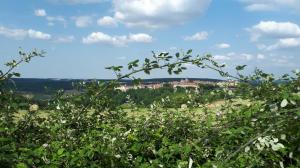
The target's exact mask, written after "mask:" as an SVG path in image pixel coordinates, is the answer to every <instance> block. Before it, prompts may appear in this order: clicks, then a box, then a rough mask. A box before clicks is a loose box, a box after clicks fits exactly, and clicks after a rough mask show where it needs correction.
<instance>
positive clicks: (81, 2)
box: [51, 0, 108, 5]
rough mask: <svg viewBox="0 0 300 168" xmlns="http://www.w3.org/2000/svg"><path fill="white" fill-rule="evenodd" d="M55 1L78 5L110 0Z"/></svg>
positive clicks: (56, 0)
mask: <svg viewBox="0 0 300 168" xmlns="http://www.w3.org/2000/svg"><path fill="white" fill-rule="evenodd" d="M51 1H52V2H54V3H65V4H69V5H78V4H95V3H101V2H104V1H108V0H51Z"/></svg>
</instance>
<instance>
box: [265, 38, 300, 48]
mask: <svg viewBox="0 0 300 168" xmlns="http://www.w3.org/2000/svg"><path fill="white" fill-rule="evenodd" d="M286 48H300V38H284V39H279V40H278V41H277V42H276V43H275V44H272V45H269V46H266V47H265V48H264V49H265V50H268V51H271V50H278V49H286Z"/></svg>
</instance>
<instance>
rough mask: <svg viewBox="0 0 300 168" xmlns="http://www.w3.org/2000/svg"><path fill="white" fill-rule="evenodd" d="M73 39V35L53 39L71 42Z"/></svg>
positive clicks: (60, 41)
mask: <svg viewBox="0 0 300 168" xmlns="http://www.w3.org/2000/svg"><path fill="white" fill-rule="evenodd" d="M74 40H75V37H74V36H61V37H57V38H56V39H55V42H57V43H71V42H73V41H74Z"/></svg>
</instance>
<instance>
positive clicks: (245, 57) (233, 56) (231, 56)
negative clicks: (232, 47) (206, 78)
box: [213, 52, 265, 61]
mask: <svg viewBox="0 0 300 168" xmlns="http://www.w3.org/2000/svg"><path fill="white" fill-rule="evenodd" d="M213 57H214V59H215V60H221V61H229V60H235V61H252V60H262V59H265V55H263V54H257V55H256V56H255V55H253V54H249V53H240V54H239V53H235V52H229V53H227V54H216V55H214V56H213Z"/></svg>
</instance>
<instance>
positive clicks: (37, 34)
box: [27, 29, 51, 40]
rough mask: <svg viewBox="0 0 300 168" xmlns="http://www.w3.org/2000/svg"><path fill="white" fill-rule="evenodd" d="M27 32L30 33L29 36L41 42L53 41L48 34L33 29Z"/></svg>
mask: <svg viewBox="0 0 300 168" xmlns="http://www.w3.org/2000/svg"><path fill="white" fill-rule="evenodd" d="M27 32H28V36H29V37H30V38H33V39H40V40H49V39H51V35H50V34H47V33H43V32H40V31H36V30H33V29H29V30H28V31H27Z"/></svg>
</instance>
